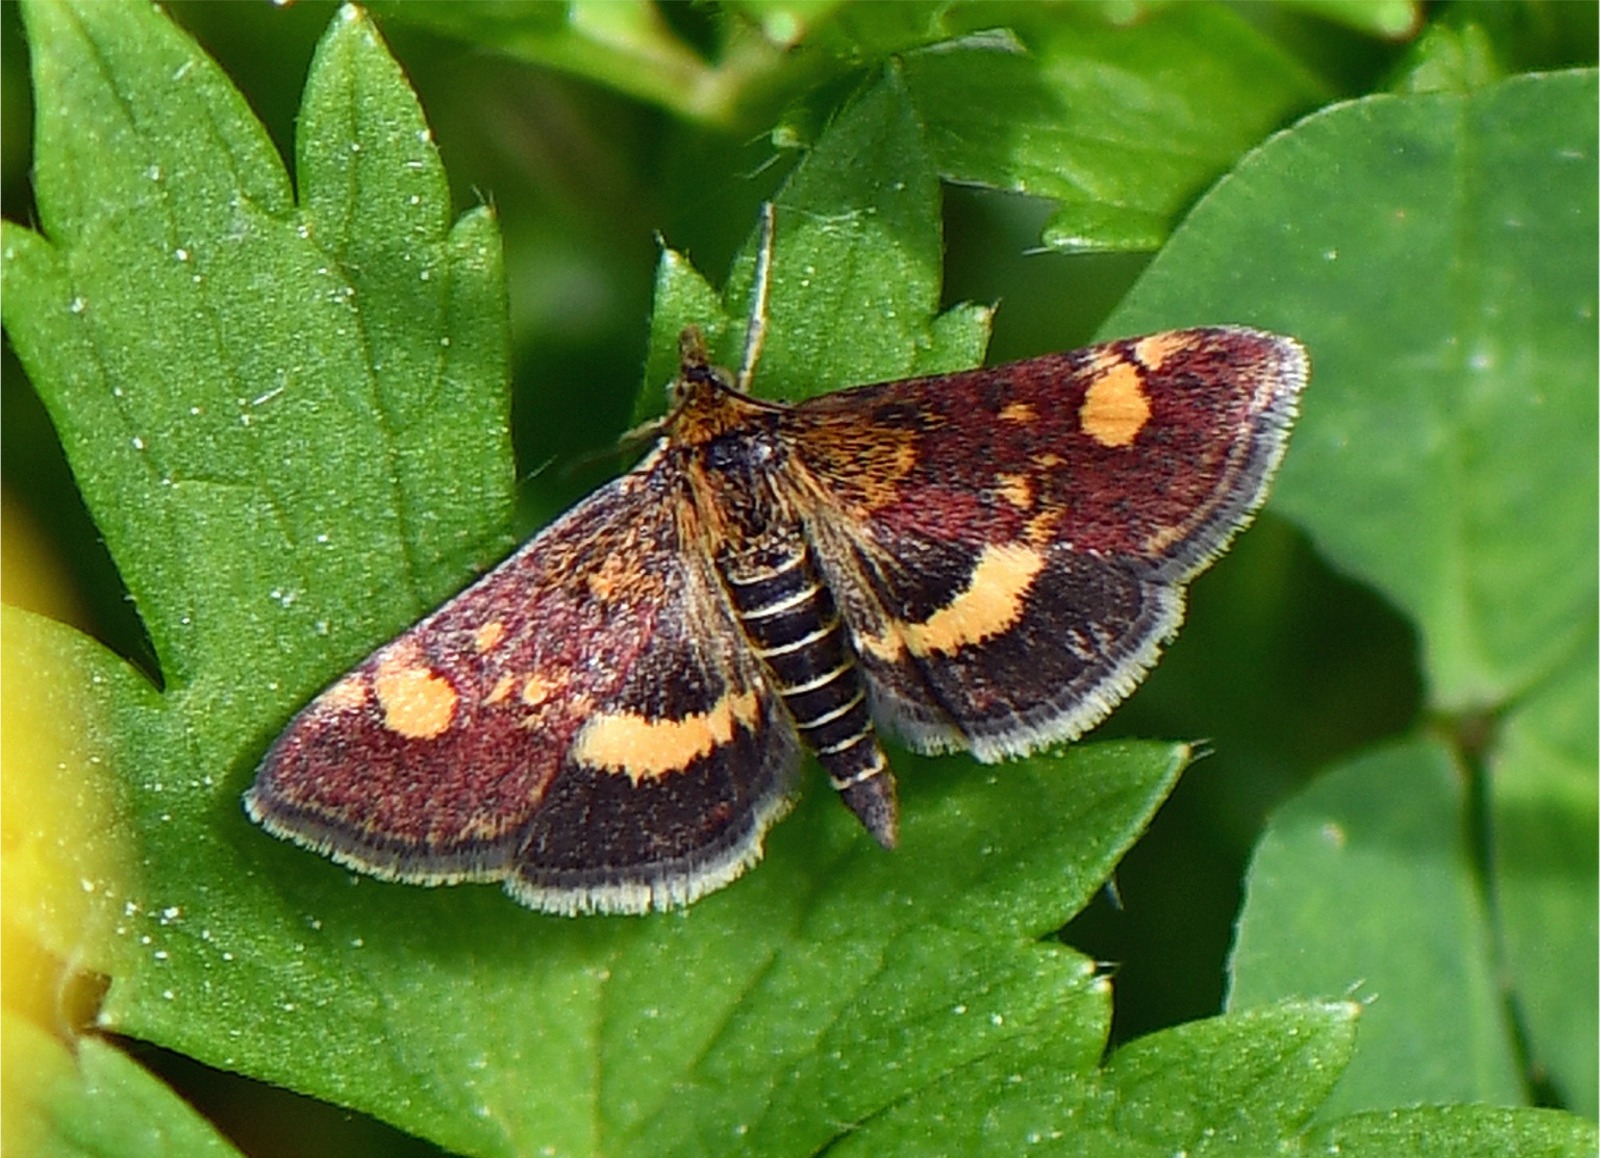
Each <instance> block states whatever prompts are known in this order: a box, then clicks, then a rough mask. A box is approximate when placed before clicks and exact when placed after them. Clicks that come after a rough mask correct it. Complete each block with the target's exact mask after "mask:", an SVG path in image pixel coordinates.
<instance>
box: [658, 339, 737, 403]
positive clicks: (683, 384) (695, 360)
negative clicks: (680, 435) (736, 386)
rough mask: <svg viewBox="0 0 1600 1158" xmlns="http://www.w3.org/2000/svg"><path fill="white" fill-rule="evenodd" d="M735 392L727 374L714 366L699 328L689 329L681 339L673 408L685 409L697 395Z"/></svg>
mask: <svg viewBox="0 0 1600 1158" xmlns="http://www.w3.org/2000/svg"><path fill="white" fill-rule="evenodd" d="M732 389H733V379H732V378H731V377H730V376H729V375H728V372H727V371H726V370H723V369H722V368H721V367H718V366H713V365H712V364H711V355H710V354H709V353H708V352H707V351H706V339H705V335H704V334H702V333H701V332H700V327H699V326H685V327H684V328H683V332H682V333H681V334H679V335H678V376H677V377H676V378H674V379H673V380H672V387H671V390H672V405H673V408H674V409H681V408H682V406H683V405H684V403H685V402H687V401H688V400H689V399H690V398H691V397H692V396H694V395H695V394H696V393H709V394H713V395H715V394H722V393H726V392H729V391H731V390H732Z"/></svg>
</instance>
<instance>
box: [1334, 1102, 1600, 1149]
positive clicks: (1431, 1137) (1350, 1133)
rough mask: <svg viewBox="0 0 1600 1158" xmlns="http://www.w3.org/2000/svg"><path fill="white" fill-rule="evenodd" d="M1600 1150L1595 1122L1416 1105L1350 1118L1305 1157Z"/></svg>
mask: <svg viewBox="0 0 1600 1158" xmlns="http://www.w3.org/2000/svg"><path fill="white" fill-rule="evenodd" d="M1596 1148H1600V1131H1596V1129H1595V1127H1594V1123H1592V1122H1585V1121H1583V1120H1582V1119H1580V1118H1575V1117H1573V1116H1572V1115H1571V1114H1562V1113H1558V1112H1556V1111H1554V1110H1502V1109H1496V1108H1494V1107H1490V1106H1417V1107H1415V1108H1413V1109H1408V1110H1390V1111H1388V1112H1386V1113H1381V1114H1379V1113H1368V1114H1352V1115H1351V1116H1350V1117H1348V1118H1343V1119H1340V1120H1339V1121H1338V1122H1334V1123H1332V1124H1331V1125H1329V1126H1326V1127H1324V1128H1323V1129H1320V1130H1317V1131H1316V1132H1314V1133H1312V1134H1311V1135H1309V1136H1308V1137H1307V1138H1306V1139H1305V1145H1304V1152H1305V1153H1307V1154H1338V1155H1340V1156H1341V1158H1413V1156H1414V1158H1432V1156H1433V1155H1436V1154H1449V1155H1450V1156H1451V1158H1502V1156H1503V1155H1506V1154H1515V1155H1517V1158H1588V1156H1589V1155H1592V1154H1593V1153H1594V1152H1595V1150H1596Z"/></svg>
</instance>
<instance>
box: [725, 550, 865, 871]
mask: <svg viewBox="0 0 1600 1158" xmlns="http://www.w3.org/2000/svg"><path fill="white" fill-rule="evenodd" d="M717 565H718V568H719V569H720V570H721V571H722V577H723V579H724V580H725V581H726V584H727V587H728V592H729V595H730V597H731V599H732V602H733V607H734V611H735V612H736V613H737V614H738V616H739V622H740V624H741V625H742V626H743V627H744V632H745V635H746V636H747V637H748V638H749V640H750V644H751V648H752V649H753V650H754V651H755V653H756V655H758V656H760V657H761V662H762V665H763V666H764V667H765V668H766V670H767V673H768V674H769V676H770V677H771V679H772V683H773V686H774V687H775V688H776V689H777V691H778V693H779V695H780V696H782V697H783V703H784V707H786V708H787V709H788V710H789V715H790V717H791V718H792V719H793V720H794V724H795V729H796V730H797V731H798V732H799V734H800V738H801V740H802V742H804V744H805V746H806V747H807V748H808V749H809V750H810V751H812V752H814V753H815V754H816V756H817V760H818V762H820V763H821V765H822V767H823V769H824V770H825V771H826V772H827V773H828V777H829V779H830V780H831V781H832V782H833V786H834V787H835V788H837V789H838V790H839V791H840V793H841V794H842V795H843V796H844V800H845V803H846V804H848V805H849V806H850V809H851V811H853V812H854V813H855V814H856V815H857V816H858V817H860V819H861V822H862V823H863V824H865V825H866V827H867V829H868V831H870V832H871V833H872V834H873V836H875V837H876V838H877V839H878V841H879V842H880V843H882V844H885V845H892V844H893V843H894V781H893V778H892V777H891V776H890V775H889V770H888V762H887V760H886V759H885V758H884V755H883V749H882V748H881V747H879V745H878V738H877V735H876V733H874V731H873V728H872V717H871V715H870V714H869V713H868V710H867V693H866V684H865V681H864V680H863V677H862V674H861V669H860V668H859V667H857V666H856V659H855V654H854V653H853V652H852V651H851V650H850V646H849V644H848V643H847V642H846V640H845V631H844V625H843V623H842V622H841V620H840V618H839V611H838V608H837V607H836V606H835V605H834V601H833V593H832V592H831V591H829V590H828V585H827V584H826V583H824V582H823V580H822V576H821V574H820V573H819V572H818V571H817V569H816V567H815V566H814V564H813V563H812V559H811V552H810V549H809V547H808V546H807V544H806V542H805V540H804V539H803V538H798V537H797V538H796V539H795V540H794V541H793V543H792V545H790V546H789V548H788V550H786V551H785V552H784V553H782V554H781V555H777V554H775V553H774V552H772V551H770V550H769V551H764V552H761V553H760V554H759V555H758V556H756V557H751V556H744V557H741V558H734V557H723V558H719V559H718V561H717Z"/></svg>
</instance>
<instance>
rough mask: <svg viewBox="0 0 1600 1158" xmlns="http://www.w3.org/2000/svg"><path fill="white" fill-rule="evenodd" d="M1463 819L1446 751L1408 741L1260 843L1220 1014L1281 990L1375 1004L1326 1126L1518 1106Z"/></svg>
mask: <svg viewBox="0 0 1600 1158" xmlns="http://www.w3.org/2000/svg"><path fill="white" fill-rule="evenodd" d="M1462 815H1463V807H1462V798H1461V789H1460V784H1459V781H1458V777H1457V769H1456V768H1455V767H1454V766H1453V763H1452V761H1451V759H1450V756H1449V753H1448V752H1446V751H1445V750H1444V749H1442V748H1440V747H1439V746H1438V745H1435V744H1429V743H1426V742H1420V741H1419V742H1413V743H1410V744H1405V745H1399V746H1396V747H1392V748H1389V749H1386V750H1380V751H1378V752H1375V753H1373V754H1371V755H1368V756H1363V757H1361V758H1359V759H1357V760H1355V761H1352V762H1351V763H1349V764H1347V765H1344V766H1342V767H1339V768H1336V769H1334V770H1332V771H1329V772H1326V773H1324V774H1323V775H1322V777H1321V778H1319V779H1318V780H1317V781H1316V782H1315V783H1314V784H1313V785H1312V786H1311V787H1310V788H1309V789H1307V790H1306V791H1305V792H1304V793H1302V794H1301V795H1300V796H1298V797H1296V798H1295V799H1294V800H1293V801H1291V802H1290V803H1289V804H1287V805H1285V806H1284V807H1282V808H1280V809H1279V810H1278V812H1277V813H1276V814H1275V815H1274V817H1273V819H1272V822H1271V824H1270V825H1269V827H1268V829H1267V832H1266V835H1265V836H1263V837H1262V840H1261V843H1260V845H1259V846H1258V847H1257V849H1256V854H1255V859H1254V862H1253V863H1252V865H1251V868H1250V876H1249V885H1248V890H1249V891H1248V892H1247V894H1246V897H1245V902H1244V907H1243V910H1242V912H1241V914H1240V918H1239V928H1238V933H1237V939H1236V941H1235V945H1234V952H1233V958H1232V960H1231V961H1230V963H1229V971H1230V974H1231V976H1232V988H1231V991H1230V992H1229V994H1228V1004H1229V1007H1230V1008H1234V1009H1248V1008H1250V1007H1252V1006H1254V1005H1258V1004H1265V1003H1269V1002H1272V1001H1277V1000H1280V999H1281V998H1283V997H1285V996H1288V995H1299V996H1302V997H1307V998H1314V997H1336V996H1340V995H1347V996H1352V997H1361V998H1363V999H1367V1000H1370V1002H1371V1007H1370V1008H1369V1009H1368V1010H1367V1012H1366V1014H1365V1016H1364V1017H1363V1020H1362V1030H1361V1046H1362V1048H1361V1049H1360V1050H1359V1051H1358V1052H1357V1054H1356V1057H1355V1060H1354V1062H1353V1063H1352V1064H1351V1066H1350V1068H1349V1070H1347V1071H1346V1073H1345V1075H1344V1078H1343V1080H1342V1081H1341V1082H1340V1084H1339V1086H1338V1088H1337V1089H1336V1090H1335V1091H1334V1094H1333V1097H1332V1098H1330V1099H1329V1101H1328V1103H1327V1105H1326V1106H1325V1107H1324V1108H1323V1111H1322V1114H1323V1116H1324V1118H1325V1119H1326V1118H1327V1117H1328V1116H1332V1115H1335V1114H1338V1113H1348V1112H1350V1111H1353V1110H1365V1109H1380V1108H1386V1107H1389V1106H1394V1105H1399V1104H1404V1103H1408V1102H1448V1101H1491V1102H1503V1103H1515V1102H1518V1101H1520V1100H1521V1097H1522V1090H1521V1086H1520V1082H1519V1079H1518V1075H1517V1070H1516V1062H1515V1058H1514V1056H1513V1049H1512V1043H1511V1033H1510V1026H1509V1025H1508V1024H1507V1023H1506V1018H1505V1008H1504V1005H1503V1003H1502V1001H1501V999H1500V994H1499V992H1498V989H1497V987H1496V985H1495V976H1494V964H1493V954H1492V951H1491V938H1490V933H1489V927H1488V923H1487V917H1486V914H1485V912H1484V908H1483V904H1482V899H1481V897H1480V896H1479V894H1478V891H1477V888H1476V881H1475V879H1474V876H1473V872H1472V860H1471V850H1470V849H1469V848H1468V847H1467V846H1466V839H1465V829H1464V827H1463V823H1462V819H1461V818H1462Z"/></svg>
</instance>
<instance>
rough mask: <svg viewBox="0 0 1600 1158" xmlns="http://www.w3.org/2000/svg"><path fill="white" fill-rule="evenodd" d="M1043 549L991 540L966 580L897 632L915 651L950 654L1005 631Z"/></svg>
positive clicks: (1010, 625) (1017, 617)
mask: <svg viewBox="0 0 1600 1158" xmlns="http://www.w3.org/2000/svg"><path fill="white" fill-rule="evenodd" d="M1042 570H1044V555H1043V554H1041V553H1040V552H1039V551H1038V550H1037V549H1035V548H1033V547H1029V546H1024V545H1022V544H1016V543H1008V544H1002V545H995V544H991V545H989V546H987V547H985V548H984V549H983V554H981V555H979V556H978V565H977V566H976V567H974V568H973V569H972V577H971V578H970V579H968V580H967V586H966V587H965V588H964V589H963V590H962V591H961V592H960V593H959V594H958V595H957V596H956V597H955V598H954V599H952V600H951V601H950V602H949V603H947V604H945V605H944V606H943V607H941V608H939V610H937V611H935V612H934V613H933V614H932V615H930V616H928V618H927V619H925V620H924V621H923V622H921V623H903V624H901V625H900V635H901V637H902V638H903V639H904V640H905V642H906V646H907V647H909V648H910V649H911V651H912V654H914V655H931V654H933V653H934V652H941V653H943V654H945V655H952V654H954V653H955V652H958V651H960V650H961V649H962V648H963V647H966V646H968V645H969V644H974V643H981V642H983V641H984V640H986V639H989V638H991V637H993V636H996V635H1001V634H1003V633H1004V632H1007V631H1010V630H1011V629H1012V628H1013V627H1015V626H1016V625H1017V623H1018V621H1019V620H1021V618H1022V609H1023V603H1024V601H1025V598H1026V596H1027V593H1028V590H1029V588H1031V587H1032V586H1033V581H1034V578H1035V577H1036V576H1037V575H1038V574H1039V572H1040V571H1042Z"/></svg>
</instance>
